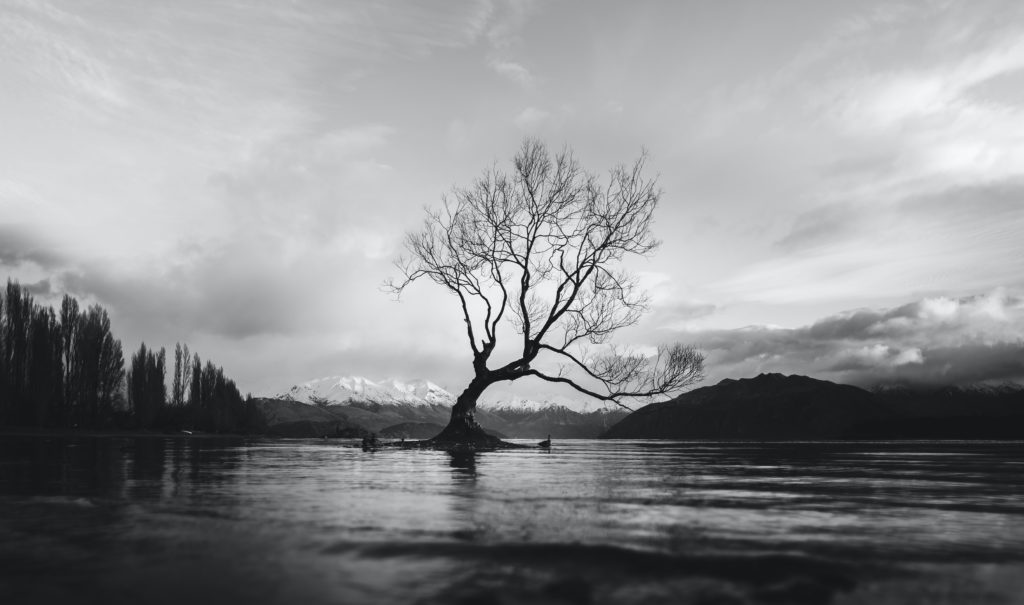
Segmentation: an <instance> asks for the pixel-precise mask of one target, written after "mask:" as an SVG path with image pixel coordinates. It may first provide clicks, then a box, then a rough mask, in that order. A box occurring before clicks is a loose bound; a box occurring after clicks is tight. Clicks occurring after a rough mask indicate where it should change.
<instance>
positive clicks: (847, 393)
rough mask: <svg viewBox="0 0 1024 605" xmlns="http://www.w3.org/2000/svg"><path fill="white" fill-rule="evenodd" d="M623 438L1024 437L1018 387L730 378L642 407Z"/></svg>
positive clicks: (620, 433) (616, 434)
mask: <svg viewBox="0 0 1024 605" xmlns="http://www.w3.org/2000/svg"><path fill="white" fill-rule="evenodd" d="M604 436H605V437H608V438H620V439H755V440H782V439H796V440H802V439H1024V387H1022V386H1020V385H1013V384H1010V385H1001V386H995V387H993V386H985V385H982V386H973V387H958V386H947V387H941V388H939V387H934V388H907V387H881V388H875V389H874V390H873V392H868V391H865V390H862V389H859V388H857V387H853V386H849V385H841V384H835V383H833V382H828V381H825V380H815V379H813V378H808V377H806V376H783V375H781V374H761V375H760V376H757V377H756V378H746V379H741V380H731V379H726V380H723V381H721V382H719V383H718V384H716V385H714V386H709V387H704V388H700V389H696V390H694V391H691V392H689V393H685V394H683V395H681V396H679V397H677V398H676V399H673V400H672V401H668V402H665V403H660V404H654V405H650V406H647V407H645V408H641V409H639V410H637V411H636V412H634V413H633V414H630V415H629V416H627V417H626V418H625V419H624V420H623V421H622V422H620V423H619V424H617V425H615V426H614V427H612V428H611V429H610V430H609V431H608V432H607V433H605V435H604Z"/></svg>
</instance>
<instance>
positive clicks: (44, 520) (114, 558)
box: [0, 436, 1024, 604]
mask: <svg viewBox="0 0 1024 605" xmlns="http://www.w3.org/2000/svg"><path fill="white" fill-rule="evenodd" d="M348 445H349V444H348V443H345V442H333V441H332V442H324V441H298V440H297V441H259V440H257V441H246V440H241V439H224V440H220V439H212V438H205V439H183V438H173V439H161V438H87V437H77V438H43V437H36V438H28V437H10V436H2V437H0V594H2V595H5V598H4V599H3V602H5V603H15V602H18V603H20V602H26V603H27V602H33V603H35V602H60V601H65V602H82V601H83V600H85V601H90V602H104V603H136V602H148V603H181V602H213V601H217V600H220V601H228V602H238V601H250V602H257V603H439V604H440V603H459V602H463V603H520V602H522V603H660V602H669V603H760V602H764V603H1015V602H1020V600H1019V598H1020V597H1019V596H1018V595H1020V594H1024V499H1022V495H1024V444H1022V443H1019V442H1016V443H1011V442H1003V443H996V442H982V443H955V442H937V443H936V442H898V443H828V444H823V443H786V444H736V443H708V442H703V443H701V442H664V441H658V442H654V441H628V442H626V441H623V442H614V441H564V442H557V441H556V443H555V447H554V448H553V450H552V451H551V452H546V451H543V450H535V449H529V450H513V451H503V452H490V453H483V454H477V455H475V456H474V455H466V454H462V455H454V454H448V453H445V452H420V451H400V450H387V449H385V450H381V451H377V452H363V451H362V450H361V449H359V448H355V447H348ZM6 595H10V596H12V597H13V598H7V597H6Z"/></svg>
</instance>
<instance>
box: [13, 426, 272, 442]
mask: <svg viewBox="0 0 1024 605" xmlns="http://www.w3.org/2000/svg"><path fill="white" fill-rule="evenodd" d="M2 437H103V438H108V437H136V438H141V437H147V438H150V437H161V438H164V439H213V438H216V439H252V438H259V439H273V438H274V437H273V436H272V435H263V434H259V433H248V434H242V433H207V432H203V431H194V432H192V433H191V434H186V433H182V432H173V433H169V432H163V431H147V430H143V429H69V428H49V427H17V426H13V427H12V426H5V427H0V438H2Z"/></svg>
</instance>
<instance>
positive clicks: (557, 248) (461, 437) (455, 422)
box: [389, 140, 704, 445]
mask: <svg viewBox="0 0 1024 605" xmlns="http://www.w3.org/2000/svg"><path fill="white" fill-rule="evenodd" d="M645 161H646V157H645V156H641V157H640V159H638V160H637V161H636V162H634V163H633V165H632V166H619V167H617V168H615V169H613V170H612V171H611V172H610V179H609V181H608V182H607V183H604V184H602V183H601V182H600V181H599V179H598V178H597V177H596V176H595V175H593V174H591V173H588V172H587V171H585V170H584V169H583V168H582V167H581V166H580V165H579V163H578V162H577V161H576V159H575V158H574V157H573V155H572V153H571V151H569V150H564V151H562V152H560V153H558V154H557V155H555V156H554V157H552V155H551V154H550V153H549V152H548V150H547V148H546V147H545V146H544V145H543V144H541V143H540V142H538V141H536V140H526V141H525V142H524V143H523V145H522V147H521V148H520V150H519V152H518V153H517V154H516V156H515V158H514V160H513V169H512V171H511V172H504V171H502V170H499V169H498V168H496V167H494V168H491V169H490V170H487V171H485V172H484V174H483V176H481V177H480V178H478V179H477V180H476V181H475V182H474V183H473V184H472V185H470V186H469V187H466V188H458V187H457V188H455V189H453V191H452V194H451V195H450V196H447V197H445V198H444V199H443V200H442V202H443V203H442V205H441V207H440V208H438V209H429V210H428V211H427V218H426V220H425V223H424V225H423V228H422V229H421V230H419V231H417V232H413V233H410V234H408V236H407V237H406V241H405V248H406V251H407V253H408V255H407V256H406V257H404V258H402V259H400V260H399V261H398V263H397V264H398V267H399V269H400V271H401V273H402V279H401V280H399V281H392V282H389V285H390V287H391V288H392V289H393V291H394V292H395V293H396V294H401V292H403V291H404V290H405V288H407V287H408V286H409V285H410V284H412V283H414V282H416V281H417V280H420V279H422V278H426V279H429V280H431V281H433V282H434V283H436V284H438V285H440V286H442V287H443V288H445V289H446V290H448V291H449V292H450V293H452V294H453V295H454V296H455V297H456V298H457V300H458V301H459V307H460V309H461V311H462V318H463V321H464V322H465V325H466V336H467V338H468V340H469V345H470V349H471V351H472V354H473V371H474V376H473V378H472V380H471V381H470V383H469V385H468V386H467V387H466V389H465V390H464V391H463V392H462V394H461V395H459V397H458V399H457V400H456V403H455V405H454V406H453V408H452V416H451V421H450V422H449V424H448V426H447V427H446V428H445V429H444V431H442V433H441V434H440V435H438V436H437V437H435V438H434V441H435V442H440V443H447V442H458V443H467V442H468V443H476V444H483V445H493V444H497V442H498V440H497V439H496V438H494V437H491V436H489V435H487V434H486V433H484V431H483V430H482V429H481V428H480V426H479V424H477V423H476V421H475V420H474V412H475V409H476V402H477V399H478V398H479V397H480V395H481V394H482V393H483V392H484V391H485V390H486V389H487V388H488V387H490V386H491V385H493V384H495V383H498V382H502V381H514V380H519V379H521V378H526V377H534V378H537V379H540V380H545V381H548V382H552V383H557V384H564V385H567V386H569V387H572V388H574V389H576V390H577V391H579V392H580V393H583V394H585V395H588V396H590V397H594V398H596V399H600V400H604V401H610V402H615V403H618V404H620V405H624V402H625V401H628V400H630V399H633V398H653V397H658V396H667V395H672V394H675V393H677V392H679V391H681V390H682V389H683V388H685V387H686V386H688V385H691V384H693V383H695V382H697V381H698V380H700V379H701V378H702V377H703V364H704V357H703V355H702V354H701V353H700V352H699V351H697V350H696V349H695V348H693V347H690V346H685V345H681V344H673V345H668V346H661V347H659V348H658V350H657V353H656V354H654V355H646V354H643V353H639V352H632V351H629V350H620V349H618V348H616V347H612V346H610V345H609V344H608V343H609V339H610V337H611V335H612V334H613V333H614V332H615V331H616V330H618V329H620V328H624V327H626V326H630V325H633V324H635V323H636V322H637V321H638V320H639V319H640V317H641V315H642V314H643V313H644V311H646V309H647V302H648V299H647V296H646V294H645V293H644V292H642V291H641V290H640V289H639V288H638V286H637V280H636V278H635V276H633V275H631V274H630V273H629V272H627V271H625V270H623V269H621V268H619V267H618V265H619V263H620V261H622V260H623V259H624V258H626V257H627V256H646V255H649V254H651V253H652V252H653V251H654V250H655V249H656V248H657V247H658V244H659V242H658V241H657V240H655V239H654V237H653V235H652V234H651V221H652V217H653V213H654V210H655V208H656V206H657V204H658V201H659V199H660V197H661V192H660V190H659V189H658V187H657V184H656V181H655V180H654V179H650V178H647V177H645V176H644V168H645V166H644V165H645ZM503 320H508V321H507V322H505V323H503ZM508 325H510V326H511V328H512V329H513V331H514V333H515V334H516V336H515V341H516V345H515V348H516V351H517V352H516V353H515V354H514V355H513V356H512V357H513V358H512V359H511V360H509V361H507V362H505V363H503V364H500V365H496V366H494V365H492V363H491V362H492V360H491V356H492V354H493V353H494V352H495V349H496V347H497V346H498V341H499V336H500V335H501V333H502V331H501V330H500V329H499V328H501V327H502V326H508ZM588 346H589V347H594V348H596V349H597V351H595V352H593V353H592V352H591V351H590V350H589V349H588ZM555 363H557V364H558V367H559V369H558V370H556V371H553V372H552V371H549V370H546V369H542V368H546V367H548V366H549V365H552V364H555Z"/></svg>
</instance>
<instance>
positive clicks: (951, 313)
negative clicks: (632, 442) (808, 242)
mask: <svg viewBox="0 0 1024 605" xmlns="http://www.w3.org/2000/svg"><path fill="white" fill-rule="evenodd" d="M685 337H686V338H688V339H690V340H692V341H695V342H697V343H698V344H699V345H700V346H701V347H702V348H703V349H704V350H705V351H707V352H708V354H709V363H708V365H709V368H710V371H711V373H712V374H713V375H714V376H719V375H721V376H752V375H755V374H759V373H761V372H768V371H784V372H803V373H807V374H811V375H815V376H820V377H824V378H828V379H830V380H835V381H838V382H846V383H852V384H861V385H870V384H874V383H879V382H910V383H925V384H967V383H974V382H983V381H1008V380H1024V299H1022V298H1020V297H1019V296H1015V295H1011V294H1009V293H1008V292H1007V291H1005V290H1002V289H997V290H995V291H993V292H990V293H988V294H983V295H977V296H970V297H965V298H947V297H941V296H940V297H933V298H923V299H920V300H917V301H915V302H912V303H909V304H905V305H902V306H899V307H895V308H891V309H857V310H853V311H848V312H844V313H840V314H837V315H833V316H830V317H825V318H823V319H820V320H818V321H816V322H814V323H812V324H810V325H807V326H803V327H799V328H776V327H768V326H750V327H746V328H742V329H738V330H707V331H694V332H690V333H688V334H686V335H685Z"/></svg>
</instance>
